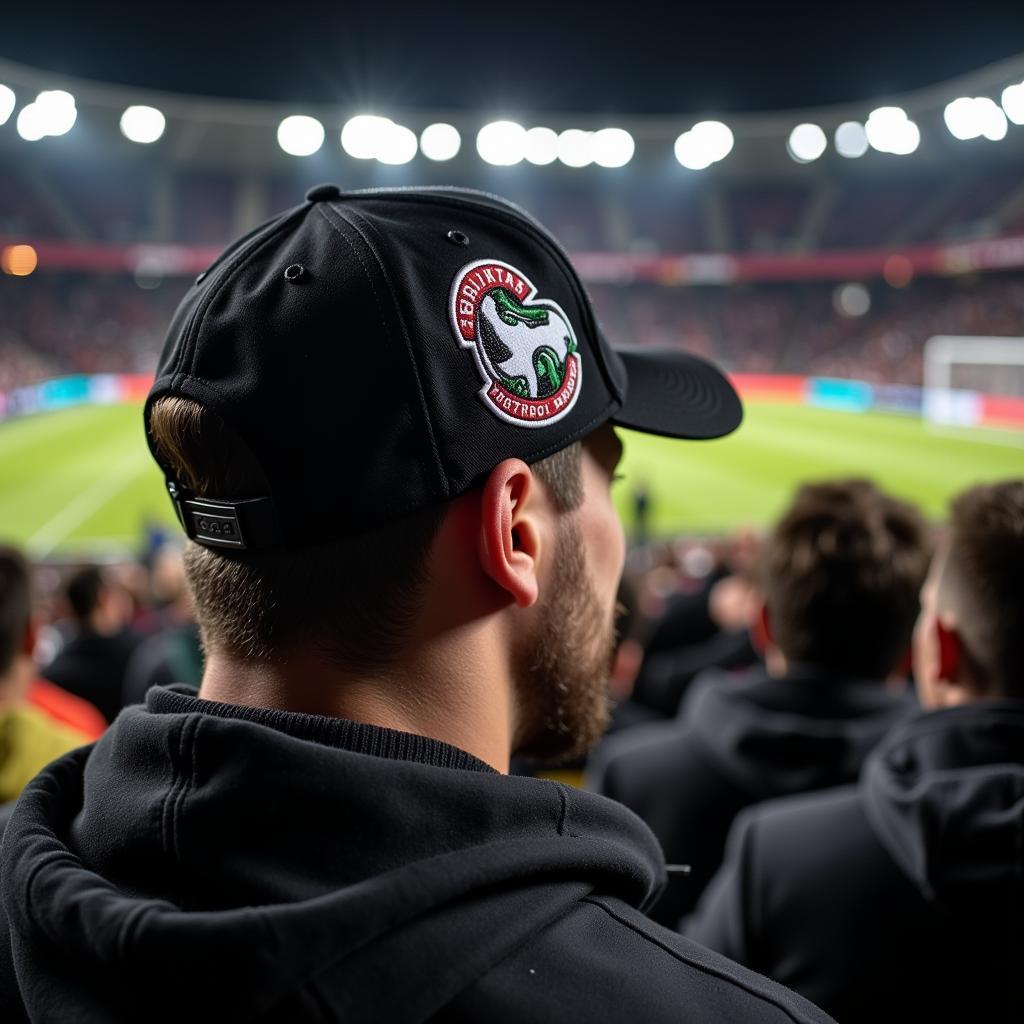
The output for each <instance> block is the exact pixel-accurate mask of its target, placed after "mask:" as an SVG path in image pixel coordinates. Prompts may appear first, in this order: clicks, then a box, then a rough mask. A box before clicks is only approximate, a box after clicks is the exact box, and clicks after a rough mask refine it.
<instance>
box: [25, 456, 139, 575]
mask: <svg viewBox="0 0 1024 1024" xmlns="http://www.w3.org/2000/svg"><path fill="white" fill-rule="evenodd" d="M147 462H148V459H146V460H144V459H143V458H142V454H139V453H137V454H134V455H132V456H129V457H128V458H126V459H124V460H123V461H121V462H119V463H118V464H117V465H115V466H114V468H113V469H112V470H111V471H110V472H109V473H105V474H104V475H103V476H101V477H98V478H97V479H96V480H94V481H93V484H92V486H91V487H88V488H86V490H84V491H82V493H81V494H79V495H78V496H77V497H76V498H75V499H74V500H73V501H71V502H70V503H69V504H67V505H65V506H64V508H63V509H61V510H60V512H58V513H57V514H56V515H55V516H54V517H53V518H52V519H50V520H49V521H47V522H46V523H44V524H43V525H42V526H41V527H40V528H39V529H38V530H36V532H35V533H34V534H33V535H32V536H31V537H30V538H29V540H28V542H27V544H26V545H25V546H26V547H27V548H28V549H29V550H30V551H31V552H32V554H33V555H34V556H35V557H36V558H45V557H46V556H47V555H48V554H50V552H51V551H53V549H54V548H55V547H56V546H57V545H58V544H59V543H60V542H61V541H62V540H63V539H64V538H65V537H66V536H67V535H68V534H69V533H71V531H72V530H74V529H75V527H76V526H78V525H79V524H80V523H83V522H85V520H86V519H88V518H89V516H91V515H92V514H93V513H94V512H95V511H97V509H100V508H102V507H103V506H104V505H105V504H106V503H107V502H109V501H112V500H113V499H114V498H115V497H116V496H117V495H118V494H120V493H121V491H123V490H124V489H125V488H126V487H127V486H128V484H129V483H131V482H132V480H134V479H135V478H136V477H137V476H138V475H139V474H140V473H141V472H142V471H143V470H144V469H145V467H146V465H147Z"/></svg>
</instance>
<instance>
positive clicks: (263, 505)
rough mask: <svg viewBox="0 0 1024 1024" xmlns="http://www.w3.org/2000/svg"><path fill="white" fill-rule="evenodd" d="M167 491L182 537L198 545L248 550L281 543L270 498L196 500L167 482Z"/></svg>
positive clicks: (173, 483) (178, 487) (171, 481)
mask: <svg viewBox="0 0 1024 1024" xmlns="http://www.w3.org/2000/svg"><path fill="white" fill-rule="evenodd" d="M167 491H168V493H169V494H170V496H171V501H172V502H173V504H174V509H175V511H176V512H177V514H178V520H179V521H180V522H181V525H182V526H183V527H184V528H185V533H186V534H188V536H189V537H190V538H191V539H192V540H194V541H195V542H196V543H197V544H203V545H205V546H206V547H212V548H233V549H235V550H249V549H252V548H268V547H273V546H275V545H279V544H280V543H281V533H280V530H279V528H278V523H277V513H276V512H275V511H274V503H273V501H272V500H271V499H270V498H245V499H243V500H241V501H221V500H220V499H218V498H197V497H196V496H195V495H193V494H191V493H190V492H189V491H186V490H185V489H184V488H183V487H181V485H180V484H177V483H175V482H174V481H173V480H169V481H168V482H167Z"/></svg>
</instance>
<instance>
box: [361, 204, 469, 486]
mask: <svg viewBox="0 0 1024 1024" xmlns="http://www.w3.org/2000/svg"><path fill="white" fill-rule="evenodd" d="M346 212H348V213H349V214H351V215H352V216H353V217H355V218H356V219H357V220H358V221H359V222H360V224H361V225H362V226H363V229H364V232H369V233H371V234H373V235H376V236H377V237H378V240H379V235H378V233H377V231H376V229H375V228H374V227H373V225H372V224H371V223H370V222H369V221H368V220H367V219H366V217H364V216H363V215H362V214H361V213H360V212H359V210H357V209H355V208H352V207H349V208H348V210H347V211H346ZM364 238H365V234H364ZM367 247H368V248H369V250H370V252H371V253H373V258H374V259H375V260H376V261H377V266H378V267H379V268H380V272H381V274H382V275H383V277H384V283H385V284H386V285H387V287H388V290H389V292H390V293H391V294H392V295H394V294H395V290H394V288H393V287H392V284H391V278H390V276H389V274H388V271H387V267H385V265H384V261H383V260H382V259H381V258H380V255H379V254H378V252H377V250H376V249H375V248H374V246H373V245H371V244H370V242H369V240H368V239H367ZM371 284H372V282H371ZM375 292H376V289H375ZM395 314H396V315H397V317H398V323H399V326H400V327H401V330H402V337H403V340H404V342H405V349H406V352H408V354H409V360H410V362H411V363H412V370H413V379H414V380H415V382H416V394H417V395H418V397H419V400H420V409H421V411H422V413H423V420H424V422H425V424H426V427H427V437H428V439H429V441H430V450H431V452H432V453H433V456H434V469H435V471H436V473H437V479H438V481H439V483H440V485H441V494H442V496H443V497H445V498H447V497H449V496H450V494H451V488H450V487H449V486H448V477H447V475H446V474H445V471H444V466H443V465H442V462H441V452H440V449H439V448H438V446H437V437H436V434H435V431H434V423H433V419H432V418H431V415H430V409H429V407H428V405H427V398H426V393H425V391H424V390H423V380H422V377H421V375H420V366H419V362H418V360H417V359H416V351H415V349H414V347H413V345H412V341H411V340H410V337H409V331H408V329H407V328H406V324H405V317H404V316H403V315H402V310H401V309H400V307H399V305H398V303H397V302H396V303H395Z"/></svg>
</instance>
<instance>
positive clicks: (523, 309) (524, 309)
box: [491, 288, 549, 327]
mask: <svg viewBox="0 0 1024 1024" xmlns="http://www.w3.org/2000/svg"><path fill="white" fill-rule="evenodd" d="M491 294H492V295H493V297H494V305H495V307H496V308H497V310H498V316H499V317H501V320H502V322H503V323H506V324H508V326H509V327H515V326H516V324H520V323H522V324H526V326H527V327H540V326H541V325H542V324H546V323H547V322H548V319H549V317H548V311H547V310H546V309H543V308H542V307H540V306H524V305H523V304H522V303H521V302H520V301H519V300H518V299H517V298H516V297H515V296H514V295H513V294H512V293H511V292H510V291H507V290H506V289H504V288H496V289H495V290H494V291H493V292H492V293H491Z"/></svg>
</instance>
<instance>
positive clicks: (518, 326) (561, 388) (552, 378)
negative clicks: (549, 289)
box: [450, 260, 583, 427]
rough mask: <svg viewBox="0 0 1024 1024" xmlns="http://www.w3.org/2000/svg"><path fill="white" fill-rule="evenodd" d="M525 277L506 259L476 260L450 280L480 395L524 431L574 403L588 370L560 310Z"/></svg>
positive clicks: (455, 318) (455, 319) (455, 321)
mask: <svg viewBox="0 0 1024 1024" xmlns="http://www.w3.org/2000/svg"><path fill="white" fill-rule="evenodd" d="M536 294H537V289H536V288H535V287H534V286H533V285H532V284H531V283H530V280H529V279H528V278H527V277H526V275H525V274H523V273H521V272H520V271H518V270H516V268H515V267H513V266H510V265H509V264H508V263H503V262H502V261H501V260H477V262H475V263H470V264H469V265H468V266H465V267H463V268H462V269H461V270H460V271H459V272H458V274H456V275H455V280H454V282H453V283H452V292H451V301H450V311H451V321H452V327H453V329H454V331H455V337H456V339H457V340H458V342H459V344H460V345H462V347H463V348H469V349H472V350H473V353H474V356H475V357H476V364H477V370H478V371H479V373H480V377H481V379H482V381H483V387H482V388H481V389H480V392H479V394H480V398H481V399H482V400H483V401H484V402H485V403H486V404H487V405H488V406H489V407H490V408H491V410H492V411H493V412H494V413H495V415H497V416H500V417H501V418H502V419H503V420H505V421H506V422H508V423H514V424H516V426H520V427H544V426H547V425H548V424H549V423H555V422H557V421H558V420H560V419H561V418H562V417H563V416H565V415H566V413H568V412H569V410H570V409H571V408H572V407H573V406H574V405H575V404H576V399H577V398H578V397H579V393H580V383H581V381H582V377H583V366H582V363H581V361H580V353H579V351H578V346H577V343H576V335H575V333H574V332H573V329H572V326H571V325H570V323H569V318H568V317H567V316H566V315H565V313H564V312H562V308H561V306H559V305H558V303H556V302H552V301H550V300H548V299H537V298H536Z"/></svg>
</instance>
